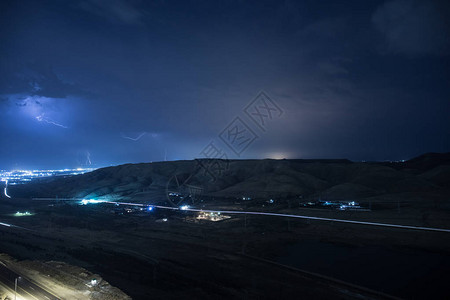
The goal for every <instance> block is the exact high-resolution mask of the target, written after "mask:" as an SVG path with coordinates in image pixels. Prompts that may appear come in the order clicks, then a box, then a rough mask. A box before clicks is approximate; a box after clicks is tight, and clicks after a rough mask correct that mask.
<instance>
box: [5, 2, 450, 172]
mask: <svg viewBox="0 0 450 300" xmlns="http://www.w3.org/2000/svg"><path fill="white" fill-rule="evenodd" d="M443 3H444V2H425V1H424V2H419V1H396V0H394V1H387V2H385V1H373V2H366V1H343V2H341V1H339V2H337V1H320V2H318V1H301V2H300V1H246V2H241V1H224V2H218V3H216V2H214V3H213V2H209V1H168V2H166V1H161V2H158V1H157V2H151V3H150V2H145V1H125V0H114V1H103V0H85V1H81V2H72V3H66V2H63V1H41V2H37V1H10V2H3V3H2V5H3V6H4V9H3V10H1V14H2V18H0V25H1V26H0V32H1V38H2V44H0V54H1V56H0V57H1V59H0V79H1V80H0V99H3V100H0V119H1V120H2V121H1V123H0V130H1V132H2V133H3V137H4V139H6V140H9V141H12V140H14V143H13V144H11V145H10V147H9V148H7V147H3V148H2V149H1V150H0V151H1V152H0V168H10V167H12V166H22V167H28V166H37V167H46V166H48V167H50V166H61V167H69V166H76V165H79V164H83V163H85V162H86V161H87V159H86V155H87V154H86V153H89V155H90V156H89V157H90V159H91V162H92V163H93V164H94V165H109V164H117V163H124V162H138V161H156V160H162V159H164V156H165V153H166V152H167V157H168V159H191V158H193V157H196V156H199V153H200V151H201V150H202V149H203V148H204V147H205V146H206V145H207V144H208V143H209V142H210V141H211V140H218V134H219V133H220V132H221V131H222V130H223V129H224V127H225V126H226V125H227V124H229V122H230V121H231V120H233V119H234V118H235V117H236V116H241V117H243V118H245V115H243V111H242V110H243V108H244V107H245V106H246V105H247V104H248V103H249V102H250V101H251V100H252V99H253V98H254V97H255V96H256V94H257V93H258V92H259V91H260V90H265V91H267V92H268V93H269V95H270V96H271V97H273V99H275V100H276V101H277V103H278V104H279V105H280V106H281V107H283V109H284V111H285V114H284V115H283V118H281V119H279V120H277V122H274V123H273V124H272V126H271V127H270V128H268V129H267V131H266V132H265V133H262V132H258V135H259V136H260V137H259V139H258V140H257V141H256V142H255V143H254V144H253V145H251V146H250V147H249V148H248V150H247V151H246V152H245V153H243V155H242V157H271V156H273V157H275V155H276V156H277V157H278V156H279V155H282V154H283V153H284V155H286V156H287V157H348V158H350V159H365V160H370V159H403V158H408V157H411V156H414V155H417V154H420V153H421V152H426V151H449V149H450V141H449V139H448V136H449V133H450V132H449V128H450V124H449V121H448V118H447V115H448V110H449V102H448V99H449V88H448V86H449V82H448V78H450V74H449V69H450V68H448V65H449V58H448V55H447V47H448V44H447V42H448V36H449V34H448V29H447V28H448V26H445V25H446V24H445V22H448V21H447V19H448V18H445V16H447V15H448V8H447V6H446V5H445V4H443ZM247 121H248V122H251V121H250V120H247ZM58 125H61V126H58ZM255 130H257V129H255ZM138 137H139V138H138ZM37 140H39V142H36V141H37ZM218 142H219V143H220V140H219V141H218ZM221 146H222V147H226V145H223V144H221ZM30 149H33V151H31V150H30ZM230 153H231V154H232V152H230ZM80 156H81V158H80ZM230 156H232V155H230Z"/></svg>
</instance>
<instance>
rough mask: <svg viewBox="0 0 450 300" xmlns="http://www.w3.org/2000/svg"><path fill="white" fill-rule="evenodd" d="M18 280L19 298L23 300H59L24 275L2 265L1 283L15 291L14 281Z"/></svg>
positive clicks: (0, 272)
mask: <svg viewBox="0 0 450 300" xmlns="http://www.w3.org/2000/svg"><path fill="white" fill-rule="evenodd" d="M18 277H20V279H19V280H17V297H18V298H19V297H20V298H21V299H36V300H58V299H59V298H58V297H56V296H54V295H52V294H51V293H49V292H47V291H46V290H44V289H43V288H41V287H39V286H37V285H36V284H34V283H33V282H31V281H29V280H28V279H26V278H25V277H24V276H23V275H21V274H19V273H17V272H15V271H13V270H11V269H10V268H8V267H7V266H6V265H4V264H3V263H0V282H1V283H2V284H3V285H4V286H6V287H8V288H9V289H10V290H11V291H14V281H15V279H16V278H18Z"/></svg>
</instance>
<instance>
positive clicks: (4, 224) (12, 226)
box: [0, 222, 34, 231]
mask: <svg viewBox="0 0 450 300" xmlns="http://www.w3.org/2000/svg"><path fill="white" fill-rule="evenodd" d="M0 226H5V227H10V228H18V229H23V230H28V231H34V230H32V229H28V228H25V227H21V226H17V225H13V224H8V223H3V222H0Z"/></svg>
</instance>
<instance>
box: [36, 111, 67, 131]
mask: <svg viewBox="0 0 450 300" xmlns="http://www.w3.org/2000/svg"><path fill="white" fill-rule="evenodd" d="M36 120H38V121H39V122H45V123H48V124H52V125H55V126H58V127H61V128H65V129H67V128H68V127H67V126H64V125H62V124H59V123H56V122H55V121H53V120H52V119H49V118H46V117H44V114H41V115H39V116H37V117H36Z"/></svg>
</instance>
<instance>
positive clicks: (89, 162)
mask: <svg viewBox="0 0 450 300" xmlns="http://www.w3.org/2000/svg"><path fill="white" fill-rule="evenodd" d="M86 165H92V162H91V153H90V152H89V151H86Z"/></svg>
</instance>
